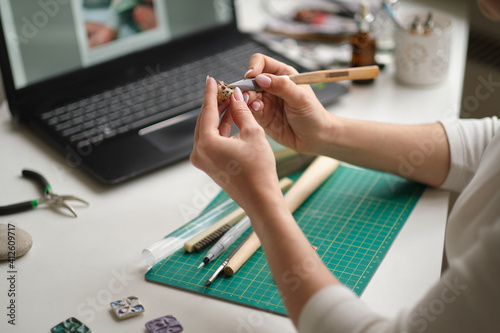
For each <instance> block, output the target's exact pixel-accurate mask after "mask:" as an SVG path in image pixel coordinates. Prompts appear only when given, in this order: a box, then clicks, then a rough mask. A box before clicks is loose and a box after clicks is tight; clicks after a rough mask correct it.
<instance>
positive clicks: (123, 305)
mask: <svg viewBox="0 0 500 333" xmlns="http://www.w3.org/2000/svg"><path fill="white" fill-rule="evenodd" d="M110 305H111V308H112V309H113V311H114V313H115V315H116V317H117V318H118V319H126V318H130V317H133V316H137V315H138V314H141V313H143V312H144V306H142V304H141V302H140V301H139V299H138V298H137V297H135V296H129V297H127V298H124V299H120V300H117V301H114V302H111V303H110Z"/></svg>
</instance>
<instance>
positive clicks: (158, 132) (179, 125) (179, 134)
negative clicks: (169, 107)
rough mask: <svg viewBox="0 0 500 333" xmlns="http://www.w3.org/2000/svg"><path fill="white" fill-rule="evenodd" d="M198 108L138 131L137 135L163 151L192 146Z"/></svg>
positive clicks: (168, 151) (167, 151)
mask: <svg viewBox="0 0 500 333" xmlns="http://www.w3.org/2000/svg"><path fill="white" fill-rule="evenodd" d="M199 113H200V110H199V109H197V110H194V111H190V112H187V113H184V114H181V115H178V116H176V117H173V118H170V119H167V120H165V121H162V122H159V123H156V124H154V125H151V126H148V127H145V128H143V129H141V130H140V131H139V135H140V136H141V137H143V138H144V139H146V140H147V141H149V142H150V143H151V144H153V145H154V146H155V147H157V148H158V149H160V150H161V151H162V152H164V153H170V152H172V151H173V150H176V149H179V148H182V147H186V145H190V146H191V147H192V144H193V137H194V128H195V126H196V120H197V118H198V114H199Z"/></svg>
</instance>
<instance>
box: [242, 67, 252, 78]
mask: <svg viewBox="0 0 500 333" xmlns="http://www.w3.org/2000/svg"><path fill="white" fill-rule="evenodd" d="M252 71H253V69H252V68H250V69H249V70H247V72H246V73H245V75H243V76H244V77H247V75H248V74H250V73H251V72H252Z"/></svg>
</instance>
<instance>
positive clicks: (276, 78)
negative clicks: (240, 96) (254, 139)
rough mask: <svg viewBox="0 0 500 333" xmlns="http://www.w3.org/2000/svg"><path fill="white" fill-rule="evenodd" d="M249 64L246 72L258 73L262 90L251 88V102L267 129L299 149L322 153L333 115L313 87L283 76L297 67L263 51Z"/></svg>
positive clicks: (285, 142) (280, 139) (270, 133)
mask: <svg viewBox="0 0 500 333" xmlns="http://www.w3.org/2000/svg"><path fill="white" fill-rule="evenodd" d="M249 68H250V69H249V71H248V72H247V73H246V76H247V77H256V80H257V83H258V84H259V85H260V87H261V88H262V89H263V91H259V92H248V95H249V100H248V105H249V106H250V110H252V113H253V115H254V116H255V119H256V120H257V121H258V123H259V124H260V125H261V126H262V127H264V129H265V131H266V133H267V134H268V135H269V136H270V137H271V138H273V139H274V140H276V141H277V142H279V143H281V144H283V145H285V146H288V147H290V148H292V149H294V150H296V151H298V152H300V153H308V154H321V152H320V151H319V150H318V147H320V146H321V141H322V140H321V138H320V134H321V133H322V132H324V131H325V126H326V124H328V118H329V116H330V115H329V113H328V112H327V111H326V110H325V108H324V107H323V105H321V103H320V102H319V100H318V99H317V98H316V95H315V94H314V92H313V90H312V89H311V87H310V86H308V85H302V86H299V85H296V84H295V83H293V82H292V81H290V80H289V79H288V78H286V77H280V75H290V74H296V73H297V71H296V70H295V69H294V68H292V67H290V66H288V65H286V64H284V63H281V62H279V61H277V60H275V59H273V58H270V57H267V56H265V55H262V54H254V55H253V56H252V57H251V58H250V65H249ZM262 73H266V74H264V75H262Z"/></svg>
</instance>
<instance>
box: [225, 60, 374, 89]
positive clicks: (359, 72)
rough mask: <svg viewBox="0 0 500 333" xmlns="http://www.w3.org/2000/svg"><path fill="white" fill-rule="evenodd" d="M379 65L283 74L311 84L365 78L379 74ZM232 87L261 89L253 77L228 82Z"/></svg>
mask: <svg viewBox="0 0 500 333" xmlns="http://www.w3.org/2000/svg"><path fill="white" fill-rule="evenodd" d="M378 73H379V67H378V66H375V65H373V66H362V67H353V68H343V69H331V70H324V71H315V72H307V73H300V74H292V75H282V76H283V77H288V78H289V79H290V80H291V81H292V82H294V83H296V84H311V83H321V82H332V81H343V80H365V79H373V78H375V77H377V76H378ZM228 86H229V87H230V88H236V87H238V88H240V89H241V90H259V89H260V86H259V85H258V84H257V82H255V78H253V79H243V80H239V81H236V82H233V83H230V84H228Z"/></svg>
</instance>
